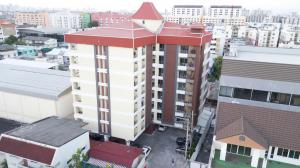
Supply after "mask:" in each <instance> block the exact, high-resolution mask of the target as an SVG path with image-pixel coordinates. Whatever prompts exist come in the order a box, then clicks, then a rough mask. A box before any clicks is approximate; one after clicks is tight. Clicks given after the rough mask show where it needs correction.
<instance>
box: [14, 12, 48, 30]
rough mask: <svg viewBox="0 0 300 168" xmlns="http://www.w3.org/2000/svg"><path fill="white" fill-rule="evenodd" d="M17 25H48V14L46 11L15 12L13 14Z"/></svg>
mask: <svg viewBox="0 0 300 168" xmlns="http://www.w3.org/2000/svg"><path fill="white" fill-rule="evenodd" d="M15 17H16V20H15V23H16V24H17V25H23V24H30V25H37V26H42V27H48V26H49V25H50V23H49V14H48V13H46V12H16V14H15Z"/></svg>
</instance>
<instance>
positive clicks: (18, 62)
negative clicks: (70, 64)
mask: <svg viewBox="0 0 300 168" xmlns="http://www.w3.org/2000/svg"><path fill="white" fill-rule="evenodd" d="M2 64H5V65H16V66H25V67H29V68H42V69H50V68H53V67H55V66H57V65H58V63H49V62H41V61H29V60H22V59H10V58H7V59H3V60H0V66H2Z"/></svg>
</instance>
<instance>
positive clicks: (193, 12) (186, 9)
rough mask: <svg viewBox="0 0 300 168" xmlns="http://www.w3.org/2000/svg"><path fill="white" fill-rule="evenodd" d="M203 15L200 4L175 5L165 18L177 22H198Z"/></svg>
mask: <svg viewBox="0 0 300 168" xmlns="http://www.w3.org/2000/svg"><path fill="white" fill-rule="evenodd" d="M203 15H204V7H203V6H202V5H175V6H174V7H173V8H172V14H167V15H166V16H165V20H167V21H170V22H173V23H179V24H187V25H190V24H193V23H200V22H201V17H202V16H203Z"/></svg>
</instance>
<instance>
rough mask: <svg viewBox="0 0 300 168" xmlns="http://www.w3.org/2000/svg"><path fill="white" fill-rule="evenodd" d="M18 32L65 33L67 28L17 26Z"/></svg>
mask: <svg viewBox="0 0 300 168" xmlns="http://www.w3.org/2000/svg"><path fill="white" fill-rule="evenodd" d="M17 29H18V31H19V32H28V33H29V32H31V33H38V34H61V35H63V34H65V33H67V32H68V29H64V28H54V27H46V28H35V27H20V28H17Z"/></svg>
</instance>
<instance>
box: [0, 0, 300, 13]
mask: <svg viewBox="0 0 300 168" xmlns="http://www.w3.org/2000/svg"><path fill="white" fill-rule="evenodd" d="M143 1H145V0H0V4H13V5H20V6H26V7H48V8H68V9H83V8H84V9H89V8H93V9H97V10H105V11H108V10H111V11H120V10H127V11H133V10H136V9H137V8H138V7H139V6H140V5H141V3H142V2H143ZM146 1H152V2H154V4H155V6H156V7H157V8H158V10H159V11H164V10H165V9H168V10H171V7H172V6H173V5H175V4H196V5H204V6H209V5H242V6H243V7H245V8H248V9H257V8H262V9H265V10H272V11H273V12H275V13H288V12H293V11H300V0H146Z"/></svg>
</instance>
